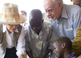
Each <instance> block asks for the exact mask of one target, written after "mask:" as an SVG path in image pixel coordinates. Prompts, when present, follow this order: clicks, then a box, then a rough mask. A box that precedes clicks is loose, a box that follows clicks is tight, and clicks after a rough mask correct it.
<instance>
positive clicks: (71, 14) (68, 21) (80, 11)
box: [52, 5, 81, 42]
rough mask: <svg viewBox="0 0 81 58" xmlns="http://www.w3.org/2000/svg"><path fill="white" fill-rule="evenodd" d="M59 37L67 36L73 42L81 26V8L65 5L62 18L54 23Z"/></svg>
mask: <svg viewBox="0 0 81 58" xmlns="http://www.w3.org/2000/svg"><path fill="white" fill-rule="evenodd" d="M52 25H53V26H54V28H55V29H56V31H57V33H58V35H59V36H67V37H69V38H70V39H71V41H72V42H73V39H74V38H75V37H76V31H77V29H78V27H79V26H81V8H80V7H79V6H77V5H63V10H62V15H61V18H60V19H59V20H58V19H56V20H54V21H52Z"/></svg>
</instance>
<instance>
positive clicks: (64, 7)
mask: <svg viewBox="0 0 81 58" xmlns="http://www.w3.org/2000/svg"><path fill="white" fill-rule="evenodd" d="M61 17H62V18H68V16H67V12H66V5H65V4H63V10H62V16H61Z"/></svg>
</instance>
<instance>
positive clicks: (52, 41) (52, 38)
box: [49, 25, 59, 49]
mask: <svg viewBox="0 0 81 58" xmlns="http://www.w3.org/2000/svg"><path fill="white" fill-rule="evenodd" d="M58 37H59V36H58V34H57V32H56V31H55V28H54V27H53V26H52V25H51V30H50V46H49V49H53V43H54V40H55V39H56V38H58Z"/></svg>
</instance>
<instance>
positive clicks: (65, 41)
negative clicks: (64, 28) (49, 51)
mask: <svg viewBox="0 0 81 58" xmlns="http://www.w3.org/2000/svg"><path fill="white" fill-rule="evenodd" d="M71 47H72V42H71V40H70V39H69V38H68V37H65V36H62V37H59V38H57V39H56V40H55V41H54V44H53V48H54V51H53V52H54V54H55V55H56V57H57V58H76V57H75V56H74V53H71Z"/></svg>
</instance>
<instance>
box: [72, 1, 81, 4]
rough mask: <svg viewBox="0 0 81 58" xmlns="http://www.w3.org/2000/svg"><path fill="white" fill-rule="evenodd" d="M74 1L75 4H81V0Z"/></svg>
mask: <svg viewBox="0 0 81 58" xmlns="http://www.w3.org/2000/svg"><path fill="white" fill-rule="evenodd" d="M71 1H72V2H73V4H74V5H80V4H81V0H71Z"/></svg>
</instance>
